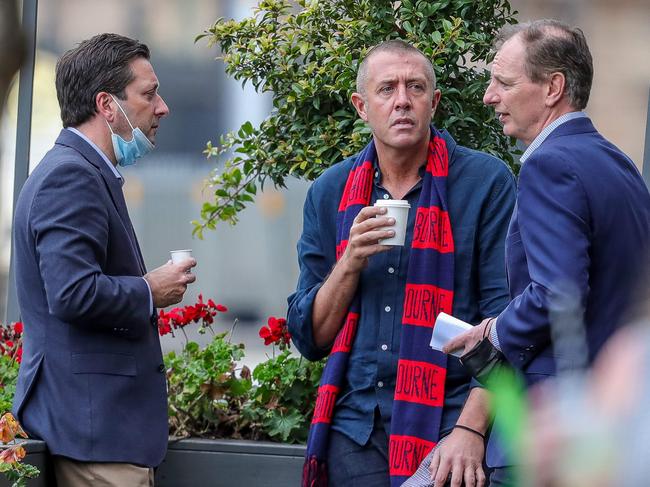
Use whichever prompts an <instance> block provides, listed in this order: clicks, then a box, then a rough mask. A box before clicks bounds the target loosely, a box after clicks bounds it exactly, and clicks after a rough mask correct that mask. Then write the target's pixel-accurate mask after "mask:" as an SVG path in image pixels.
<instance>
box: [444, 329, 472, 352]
mask: <svg viewBox="0 0 650 487" xmlns="http://www.w3.org/2000/svg"><path fill="white" fill-rule="evenodd" d="M466 335H467V333H463V334H462V335H459V336H457V337H454V338H452V339H451V340H449V341H448V342H447V343H446V344H445V345H444V346H443V347H442V352H443V353H451V352H454V351H456V350H459V349H461V348H465V337H466Z"/></svg>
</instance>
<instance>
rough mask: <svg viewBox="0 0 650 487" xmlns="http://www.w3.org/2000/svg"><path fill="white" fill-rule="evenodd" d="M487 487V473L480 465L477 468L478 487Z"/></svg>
mask: <svg viewBox="0 0 650 487" xmlns="http://www.w3.org/2000/svg"><path fill="white" fill-rule="evenodd" d="M484 486H485V472H484V471H483V467H482V466H481V465H479V466H478V467H476V487H484Z"/></svg>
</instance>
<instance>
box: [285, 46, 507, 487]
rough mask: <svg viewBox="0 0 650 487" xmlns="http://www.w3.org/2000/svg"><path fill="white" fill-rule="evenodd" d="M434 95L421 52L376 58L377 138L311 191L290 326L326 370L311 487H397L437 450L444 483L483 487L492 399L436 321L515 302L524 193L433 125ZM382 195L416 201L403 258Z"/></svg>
mask: <svg viewBox="0 0 650 487" xmlns="http://www.w3.org/2000/svg"><path fill="white" fill-rule="evenodd" d="M440 97H441V93H440V91H439V90H437V89H436V86H435V75H434V70H433V66H432V64H431V61H430V60H429V59H428V58H426V57H425V56H424V54H422V53H421V52H420V51H419V50H417V49H415V48H414V47H412V46H411V45H409V44H407V43H405V42H402V41H398V40H393V41H386V42H384V43H382V44H380V45H378V46H375V47H374V48H373V49H372V50H371V51H370V52H369V53H368V55H367V56H366V58H365V59H364V60H363V62H362V63H361V65H360V67H359V72H358V76H357V93H354V94H353V96H352V103H353V105H354V106H355V108H356V110H357V112H358V114H359V116H360V117H361V119H362V120H364V121H365V122H366V123H367V124H368V125H369V127H370V128H371V130H372V134H373V137H372V140H371V141H370V143H369V144H368V146H367V147H366V148H365V149H363V150H362V151H361V152H360V153H359V154H357V155H355V156H352V157H350V158H349V159H346V160H345V161H342V162H341V163H339V164H336V165H334V166H333V167H332V168H330V169H328V170H327V171H326V172H325V173H324V174H323V175H322V176H321V177H320V178H319V179H318V180H317V181H316V182H315V183H314V184H313V186H312V187H311V188H310V191H309V194H308V195H307V200H306V202H305V209H304V227H303V235H302V237H301V239H300V242H299V243H298V252H299V261H300V269H301V273H300V280H299V282H298V287H297V291H296V292H295V293H294V294H293V295H292V296H291V297H290V298H289V315H288V317H289V328H290V330H291V333H292V334H293V338H294V342H295V344H296V346H297V347H298V349H299V350H300V351H301V353H303V355H304V356H306V357H307V358H308V359H311V360H316V359H320V358H322V357H324V356H326V355H329V359H328V364H327V366H326V369H325V372H324V374H323V379H322V382H321V387H320V388H319V394H318V398H317V401H316V407H315V413H314V417H313V419H312V427H311V430H310V437H309V442H308V450H307V458H306V462H305V469H304V476H303V485H304V486H310V487H315V486H324V485H330V486H353V485H369V486H373V487H374V486H384V485H386V486H388V485H392V486H398V485H401V484H402V483H403V482H404V481H405V480H406V479H407V478H408V477H409V476H410V475H411V474H412V473H413V472H414V471H415V470H416V468H417V466H418V464H419V463H420V461H421V460H422V459H423V458H424V457H425V456H426V455H427V453H429V452H430V451H431V449H432V448H434V447H435V446H436V445H439V447H438V448H437V449H436V452H435V454H434V457H433V460H432V469H431V470H432V475H433V477H435V479H436V480H437V481H436V485H442V484H443V483H444V482H445V481H446V479H447V478H448V477H449V478H450V479H451V484H452V485H455V486H459V485H461V484H462V483H464V485H467V486H474V485H478V486H481V485H483V484H484V481H485V474H484V472H483V468H482V461H483V455H484V435H485V432H486V430H487V428H488V422H489V421H488V413H487V405H486V392H485V391H483V390H482V389H480V388H471V387H470V377H469V376H468V375H467V373H466V372H465V371H464V370H463V368H462V367H461V365H460V363H459V362H458V360H457V359H456V358H454V357H449V359H448V358H447V356H445V355H444V354H442V353H440V352H437V351H434V350H432V349H431V348H430V347H429V345H428V343H429V339H430V337H431V330H432V327H433V324H434V321H435V317H436V316H437V314H438V313H439V312H440V311H445V312H447V313H452V314H454V315H456V316H458V317H459V318H461V319H464V320H465V321H468V322H471V323H479V322H480V321H481V320H482V318H484V317H486V316H490V315H491V313H493V312H495V311H496V312H498V311H500V310H502V309H503V307H504V306H505V305H506V303H507V299H508V298H507V296H508V295H507V285H506V279H505V273H504V255H503V242H504V237H505V233H506V230H507V225H508V221H509V218H510V214H511V212H512V209H513V206H514V200H515V182H514V177H513V175H512V174H511V172H510V171H509V170H508V168H507V166H506V165H505V164H504V163H503V162H502V161H500V160H498V159H496V158H494V157H492V156H489V155H487V154H485V153H482V152H478V151H474V150H471V149H468V148H465V147H462V146H460V145H457V144H456V142H455V141H454V139H453V138H452V137H451V135H450V134H449V133H448V132H446V131H440V130H438V129H437V128H436V127H434V126H433V125H431V119H432V117H433V114H434V112H435V109H436V107H437V105H438V103H439V101H440ZM378 199H398V200H407V201H408V203H409V204H410V206H411V210H410V212H409V217H408V223H407V232H406V242H405V244H404V246H395V247H392V246H386V245H381V244H380V243H379V240H380V239H383V238H387V237H390V236H391V235H393V230H392V229H391V228H390V226H392V225H393V223H394V221H393V220H392V219H390V218H387V217H386V216H385V213H384V211H383V210H382V209H381V208H380V207H374V206H373V204H374V203H375V201H377V200H378ZM443 438H444V442H441V439H443Z"/></svg>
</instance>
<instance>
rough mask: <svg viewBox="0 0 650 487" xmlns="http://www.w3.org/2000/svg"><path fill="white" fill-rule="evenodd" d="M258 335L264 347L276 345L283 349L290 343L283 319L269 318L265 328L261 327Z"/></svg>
mask: <svg viewBox="0 0 650 487" xmlns="http://www.w3.org/2000/svg"><path fill="white" fill-rule="evenodd" d="M259 334H260V337H261V338H263V339H264V345H271V344H272V343H277V344H278V345H279V346H280V348H284V347H288V346H289V344H290V343H291V334H290V333H289V330H288V329H287V320H285V319H284V318H275V317H273V316H270V317H269V319H268V322H267V326H262V327H261V328H260V331H259Z"/></svg>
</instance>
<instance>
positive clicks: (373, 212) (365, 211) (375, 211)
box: [354, 206, 387, 224]
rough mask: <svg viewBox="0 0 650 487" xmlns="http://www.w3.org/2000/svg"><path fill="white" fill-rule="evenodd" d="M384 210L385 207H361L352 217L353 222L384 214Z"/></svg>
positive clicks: (357, 222)
mask: <svg viewBox="0 0 650 487" xmlns="http://www.w3.org/2000/svg"><path fill="white" fill-rule="evenodd" d="M386 211H387V210H386V208H385V207H381V206H366V207H365V208H361V211H360V212H359V213H358V214H357V216H356V217H354V223H355V224H359V223H362V222H364V221H366V220H368V219H370V218H374V217H376V216H377V215H385V214H386Z"/></svg>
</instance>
